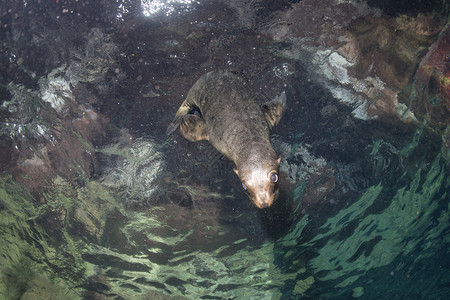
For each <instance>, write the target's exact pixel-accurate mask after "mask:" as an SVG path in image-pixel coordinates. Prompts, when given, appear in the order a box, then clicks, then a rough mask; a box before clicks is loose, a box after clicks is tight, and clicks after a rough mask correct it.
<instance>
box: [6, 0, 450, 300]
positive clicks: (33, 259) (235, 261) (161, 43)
mask: <svg viewBox="0 0 450 300" xmlns="http://www.w3.org/2000/svg"><path fill="white" fill-rule="evenodd" d="M297 2H300V1H266V2H262V1H247V2H242V3H240V2H239V3H237V2H236V3H235V2H233V1H231V2H230V3H228V2H221V1H201V2H193V1H192V2H191V1H185V2H179V3H172V4H168V5H166V6H164V7H162V8H160V10H158V7H157V6H155V5H156V4H157V2H156V1H147V2H146V1H142V3H141V2H140V1H111V3H103V2H96V1H95V2H94V1H91V2H79V1H72V2H70V1H69V2H65V1H59V2H58V1H55V2H52V3H48V4H44V3H38V2H32V3H30V2H27V1H5V2H2V3H1V4H0V12H1V16H0V21H1V24H0V25H1V28H2V29H1V31H0V38H1V41H2V49H1V56H0V60H1V74H0V83H1V84H0V92H1V100H0V101H1V103H2V110H1V113H2V121H1V122H2V127H1V131H0V133H1V137H2V141H1V150H2V153H1V155H2V159H1V163H2V168H1V171H2V175H1V186H0V199H1V202H0V214H1V217H0V222H1V226H0V237H1V239H2V241H1V246H0V253H1V256H0V262H1V267H0V271H1V273H2V275H1V276H2V284H1V285H0V298H1V299H72V298H73V299H301V298H312V299H352V298H360V299H447V298H448V297H449V296H450V288H449V286H450V259H449V251H448V249H449V246H450V245H449V244H450V239H449V228H450V223H449V212H448V210H449V191H450V188H449V186H450V177H449V176H448V174H449V161H448V157H446V155H445V149H446V148H445V145H444V143H443V140H442V138H441V133H440V132H439V130H436V128H434V127H433V126H432V125H430V122H429V120H427V119H426V118H421V119H420V118H419V119H418V120H417V122H415V123H406V122H400V121H392V120H386V119H383V118H378V119H370V118H369V119H367V118H366V119H364V118H361V117H358V116H356V115H355V113H354V111H355V104H354V103H353V104H348V103H347V104H346V103H343V102H342V101H340V100H339V99H337V97H336V96H335V95H336V94H335V93H334V92H335V91H336V90H337V88H342V86H339V85H337V86H334V87H330V85H328V84H326V81H325V80H324V78H325V77H326V74H325V75H324V74H319V73H317V72H314V71H313V69H314V68H317V66H314V65H313V63H312V62H311V61H312V60H313V55H312V54H311V53H308V52H306V51H305V52H302V51H300V52H299V53H294V54H293V55H292V57H286V56H282V55H278V54H279V53H281V52H282V51H288V50H289V51H290V50H292V49H293V48H294V46H293V44H294V42H295V41H293V40H291V39H289V38H284V40H278V41H273V40H271V39H270V38H269V37H268V36H265V35H264V34H263V32H264V29H267V28H268V27H271V26H274V23H273V22H272V21H273V20H272V19H271V18H273V16H274V13H276V12H278V13H279V12H283V11H286V10H289V9H291V8H292V7H293V6H294V5H295V4H296V3H297ZM372 2H374V1H372ZM419 2H420V1H419ZM369 4H371V5H374V6H375V7H380V8H382V9H383V10H387V12H386V13H387V14H388V15H397V14H402V13H405V11H404V10H405V9H406V8H405V5H403V4H401V3H400V4H398V5H399V6H395V7H392V6H389V5H387V4H386V1H385V2H377V3H371V2H370V1H369ZM438 4H439V3H438ZM438 4H435V5H438ZM430 7H433V6H430ZM430 7H429V6H427V5H425V4H424V6H423V9H422V6H420V5H419V4H418V5H417V6H416V9H417V10H418V11H424V12H426V11H429V10H430V9H432V8H430ZM406 13H408V14H412V15H414V14H415V13H416V11H415V10H408V11H407V12H406ZM292 51H294V50H292ZM212 69H228V70H231V71H233V72H236V73H238V74H239V75H241V76H242V77H244V78H245V79H247V80H249V81H250V82H252V88H253V92H254V94H255V95H256V97H257V99H258V101H260V102H264V101H268V100H270V99H272V98H273V97H274V96H275V95H277V94H278V93H279V92H280V91H283V90H285V91H286V95H287V110H286V112H285V114H284V116H283V119H282V122H281V124H279V125H278V126H277V127H275V128H274V129H273V131H272V144H273V146H274V149H275V150H276V151H277V153H279V154H281V155H282V157H283V161H282V163H281V166H280V174H281V175H280V177H281V178H280V181H281V183H280V189H281V195H280V198H279V199H278V201H277V202H276V203H275V204H274V205H273V206H272V207H271V208H269V209H267V210H258V209H257V208H255V207H254V206H253V205H252V204H251V203H250V201H249V200H248V199H247V197H246V195H245V193H244V192H243V191H242V189H241V185H240V182H239V180H238V179H237V177H236V176H235V175H234V173H233V172H232V168H233V164H232V163H231V162H229V161H228V160H227V159H226V158H224V157H222V156H221V155H220V154H218V153H217V152H216V151H215V150H214V149H213V148H212V147H211V146H210V145H209V144H208V143H206V142H199V143H190V142H188V141H186V140H184V139H183V138H182V137H181V136H180V135H179V134H175V135H173V136H170V137H167V136H166V135H165V130H166V127H167V125H168V124H169V123H170V121H171V120H172V118H173V115H174V113H175V111H176V109H177V108H178V106H179V105H180V103H181V102H182V100H183V99H184V97H185V95H186V93H187V91H188V90H189V88H190V87H191V86H192V84H193V83H194V82H195V80H196V79H197V78H198V77H199V76H200V75H202V74H204V73H205V72H206V71H208V70H212ZM405 76H406V75H405ZM411 85H412V84H411ZM409 88H411V87H409ZM411 97H413V96H411ZM45 99H47V100H45ZM58 99H63V100H62V103H65V104H60V103H59V102H58ZM413 100H414V101H416V100H417V99H412V100H411V101H413ZM64 101H67V102H64ZM67 103H71V104H70V105H67ZM103 118H104V119H103ZM77 120H78V121H77ZM80 124H81V125H80ZM83 124H88V125H86V126H84V125H83ZM64 143H67V144H68V145H69V146H65V147H63V148H62V149H64V151H61V152H62V154H61V153H60V152H58V149H60V148H58V144H59V145H61V144H64ZM71 143H72V145H76V147H75V146H72V147H71V146H70V144H71ZM51 147H54V148H51ZM73 148H77V149H78V148H79V149H81V150H80V151H79V152H78V151H76V150H74V149H73ZM42 149H46V151H48V155H47V156H48V161H50V163H49V166H50V167H49V168H50V169H51V170H53V171H49V173H51V172H54V173H51V174H52V177H51V179H48V182H46V183H45V185H43V186H42V187H41V188H40V189H38V190H33V189H32V187H31V185H30V183H29V182H28V185H27V184H24V183H23V182H27V181H26V180H25V181H20V180H18V179H17V178H18V176H19V175H20V174H21V173H20V172H19V171H18V170H19V169H20V168H19V167H20V166H24V165H25V166H29V168H32V167H33V166H35V165H41V164H45V163H46V162H47V160H45V159H44V158H45V157H47V156H45V155H44V154H42V153H44V150H42ZM48 149H53V150H51V151H50V150H48ZM26 151H29V152H26ZM21 153H29V154H28V160H24V159H23V156H24V154H21ZM34 153H37V154H36V156H33V154H34ZM46 153H47V152H46ZM44 156H45V157H44ZM19 162H20V163H21V165H19ZM15 163H17V164H18V165H19V167H15ZM41 170H42V169H41ZM86 170H89V171H86ZM40 172H43V171H40ZM18 174H19V175H18ZM30 174H32V175H28V176H29V177H31V182H35V183H36V184H37V182H38V181H39V178H40V177H43V176H46V175H48V174H43V175H42V176H41V175H40V173H38V175H36V178H34V177H32V176H33V173H30ZM56 175H58V176H56Z"/></svg>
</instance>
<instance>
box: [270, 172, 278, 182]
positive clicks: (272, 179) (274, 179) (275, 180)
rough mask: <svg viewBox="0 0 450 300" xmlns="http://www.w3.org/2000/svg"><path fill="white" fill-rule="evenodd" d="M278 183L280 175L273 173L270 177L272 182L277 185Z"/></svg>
mask: <svg viewBox="0 0 450 300" xmlns="http://www.w3.org/2000/svg"><path fill="white" fill-rule="evenodd" d="M277 181H278V175H277V173H272V174H271V175H270V182H273V183H275V182H277Z"/></svg>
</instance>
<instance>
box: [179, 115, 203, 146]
mask: <svg viewBox="0 0 450 300" xmlns="http://www.w3.org/2000/svg"><path fill="white" fill-rule="evenodd" d="M179 124H180V133H181V134H182V135H183V136H184V137H185V138H186V139H187V140H188V141H191V142H197V141H201V140H209V134H208V130H207V129H206V122H205V120H204V119H203V118H202V117H200V116H198V115H193V114H189V115H186V116H183V117H182V120H181V122H180V123H179Z"/></svg>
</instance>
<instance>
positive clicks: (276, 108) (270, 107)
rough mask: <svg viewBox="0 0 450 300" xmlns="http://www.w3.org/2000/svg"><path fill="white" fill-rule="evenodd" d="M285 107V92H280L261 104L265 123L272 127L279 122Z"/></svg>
mask: <svg viewBox="0 0 450 300" xmlns="http://www.w3.org/2000/svg"><path fill="white" fill-rule="evenodd" d="M285 107H286V94H285V92H282V93H281V94H280V95H279V96H277V97H276V98H275V99H273V100H271V101H269V102H267V103H264V104H263V105H262V106H261V109H262V111H263V113H264V117H265V118H266V120H267V123H269V127H270V129H272V127H273V126H275V125H277V124H278V123H279V122H280V120H281V117H282V116H283V112H284V110H285Z"/></svg>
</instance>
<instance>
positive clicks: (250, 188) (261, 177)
mask: <svg viewBox="0 0 450 300" xmlns="http://www.w3.org/2000/svg"><path fill="white" fill-rule="evenodd" d="M280 161H281V157H279V158H277V159H274V160H269V161H266V162H262V161H259V163H258V164H252V165H251V168H239V169H235V170H234V171H235V172H236V174H237V175H238V177H239V179H240V180H241V182H242V187H243V188H244V190H245V191H246V192H247V195H248V196H249V198H250V200H251V201H252V202H253V203H254V204H255V205H256V206H257V207H258V208H267V207H269V206H271V205H272V204H273V202H274V201H275V200H276V199H277V198H278V194H279V189H278V179H279V175H278V166H279V165H280Z"/></svg>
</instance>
